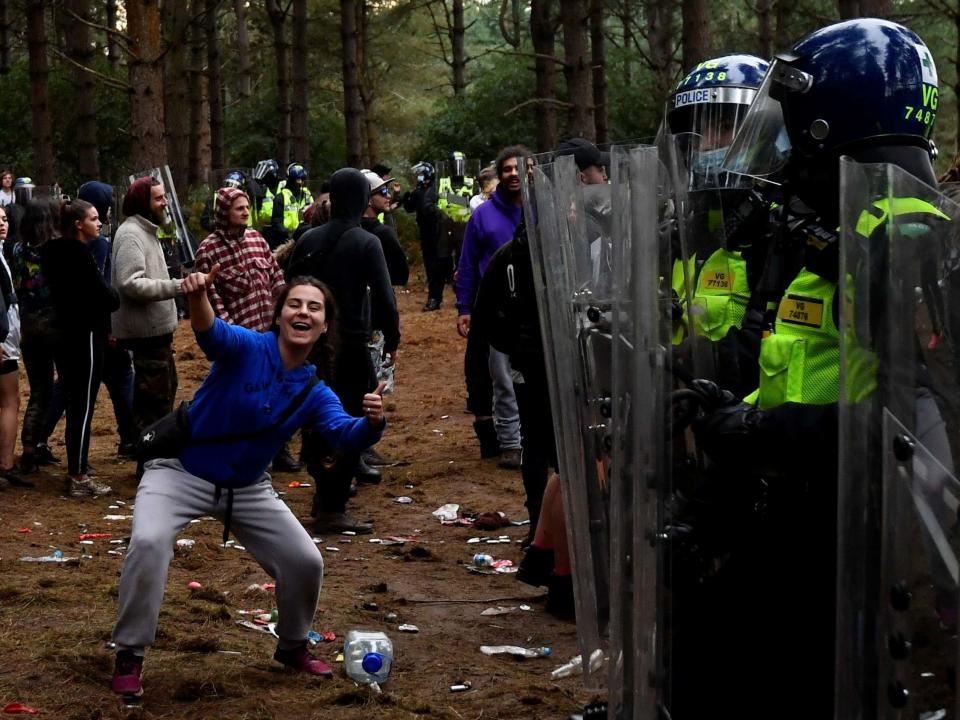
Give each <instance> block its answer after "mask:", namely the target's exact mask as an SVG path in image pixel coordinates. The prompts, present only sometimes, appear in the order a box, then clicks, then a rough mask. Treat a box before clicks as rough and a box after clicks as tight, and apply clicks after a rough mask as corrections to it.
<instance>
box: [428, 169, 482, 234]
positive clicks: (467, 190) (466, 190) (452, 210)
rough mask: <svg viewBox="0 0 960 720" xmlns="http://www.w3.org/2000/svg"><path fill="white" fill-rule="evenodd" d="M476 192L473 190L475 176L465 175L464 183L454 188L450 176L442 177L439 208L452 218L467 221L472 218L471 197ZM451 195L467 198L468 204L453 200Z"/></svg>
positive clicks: (462, 221)
mask: <svg viewBox="0 0 960 720" xmlns="http://www.w3.org/2000/svg"><path fill="white" fill-rule="evenodd" d="M475 194H476V193H474V192H473V178H468V177H465V178H464V179H463V185H462V186H461V187H460V188H459V189H457V190H454V189H453V182H452V181H451V180H450V178H448V177H442V178H440V183H439V184H438V185H437V208H438V209H439V210H440V211H441V212H443V213H444V214H445V215H447V216H448V217H449V218H450V219H451V220H455V221H456V222H461V223H465V222H466V221H467V220H469V219H470V212H471V211H470V198H472V197H473V196H474V195H475ZM451 197H454V198H456V197H459V198H465V199H466V201H467V202H466V204H461V203H459V202H456V201H451Z"/></svg>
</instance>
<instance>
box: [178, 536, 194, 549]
mask: <svg viewBox="0 0 960 720" xmlns="http://www.w3.org/2000/svg"><path fill="white" fill-rule="evenodd" d="M196 544H197V541H196V540H191V539H190V538H180V539H179V540H177V547H182V548H188V547H193V546H194V545H196Z"/></svg>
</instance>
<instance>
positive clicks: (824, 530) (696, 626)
mask: <svg viewBox="0 0 960 720" xmlns="http://www.w3.org/2000/svg"><path fill="white" fill-rule="evenodd" d="M931 67H932V60H931V56H930V53H929V50H928V49H927V48H926V46H925V45H924V44H923V41H922V40H921V39H920V38H919V37H918V36H917V35H916V34H914V33H913V32H911V31H910V30H908V29H907V28H904V27H902V26H900V25H897V24H895V23H891V22H888V21H884V20H876V19H857V20H851V21H847V22H843V23H838V24H836V25H831V26H829V27H826V28H823V29H821V30H819V31H816V32H814V33H812V34H810V35H808V36H807V37H805V38H803V39H802V40H800V41H799V42H798V43H797V44H796V45H794V46H793V48H792V49H791V51H790V53H789V54H784V55H781V56H778V57H777V58H775V60H774V62H773V63H772V65H771V67H770V69H769V70H768V72H767V74H766V77H765V79H764V83H763V85H762V86H761V88H760V91H759V93H758V96H757V98H756V99H755V100H754V102H753V105H752V106H751V109H750V111H749V113H748V115H747V117H746V118H745V120H744V122H743V126H742V127H741V129H740V131H739V132H738V134H737V137H736V139H735V140H734V143H733V145H732V146H731V148H730V150H729V152H728V154H727V157H726V159H725V161H724V168H725V169H726V170H728V171H732V172H737V173H740V174H744V175H747V176H750V177H755V178H761V179H769V178H771V177H773V176H774V175H775V174H776V173H782V175H783V179H784V186H783V189H784V195H785V198H784V201H785V202H786V203H788V204H789V207H790V211H791V214H792V216H793V217H794V218H797V223H798V227H799V228H802V232H803V233H804V234H805V236H806V248H805V250H806V252H805V255H804V266H803V268H802V269H801V270H800V271H799V272H798V273H797V275H796V277H794V279H793V280H792V282H791V283H790V284H789V286H788V287H787V288H786V290H785V292H784V294H783V298H782V299H781V301H780V303H779V307H778V309H777V312H776V319H775V322H774V323H773V326H772V327H770V328H769V332H768V333H767V334H766V335H765V337H764V339H763V341H762V343H761V349H760V367H761V372H760V373H759V377H758V389H757V390H756V391H755V392H754V393H752V394H751V395H749V396H748V397H747V398H745V399H744V400H742V401H741V400H740V399H738V398H737V397H736V396H735V395H733V394H732V393H730V392H728V391H725V390H723V389H721V388H719V387H718V386H717V385H716V384H714V383H712V382H709V381H696V382H694V383H693V386H694V389H695V391H697V392H699V393H700V394H701V397H702V404H703V407H704V408H705V410H706V413H705V415H704V416H703V417H701V418H700V419H699V420H697V421H696V423H695V430H696V437H697V442H698V445H699V447H700V449H702V450H704V451H705V452H706V454H707V455H708V456H709V458H710V459H711V460H712V461H713V462H714V463H716V465H717V466H718V467H719V468H721V469H723V470H726V472H725V473H719V474H718V477H723V478H725V479H726V481H727V483H728V484H727V485H726V486H725V487H726V491H725V492H726V493H727V494H734V493H737V494H740V495H741V497H746V498H749V503H750V505H751V511H750V512H751V513H752V516H753V517H752V521H751V522H750V524H749V526H748V527H743V526H741V527H739V528H738V533H737V534H736V535H735V536H733V537H731V538H729V542H728V546H727V548H726V553H725V558H724V561H723V563H722V565H721V567H720V569H719V570H718V571H716V572H714V573H712V574H710V575H708V576H706V577H705V579H704V581H703V590H702V600H703V601H702V602H700V603H699V604H698V611H699V616H698V618H697V619H698V620H699V622H695V621H694V620H693V618H691V617H690V616H688V617H687V618H686V620H687V622H688V626H687V627H686V628H684V629H683V631H682V632H681V636H682V637H685V638H686V641H683V640H680V641H679V642H686V643H688V644H686V645H685V648H686V649H685V651H681V650H680V649H679V648H675V649H674V657H675V658H686V662H684V663H679V664H675V668H674V670H675V672H674V675H675V677H674V693H673V697H674V707H673V708H672V715H673V717H674V718H678V719H679V720H682V719H683V718H688V717H703V716H704V713H705V712H711V711H712V712H715V711H716V708H717V707H724V708H730V709H733V708H736V711H737V713H738V716H739V717H750V718H753V717H767V716H768V714H769V711H770V708H771V707H774V706H776V707H778V710H777V714H778V716H780V717H797V718H801V717H803V718H810V717H830V716H832V710H833V699H834V698H833V687H834V683H833V680H834V662H833V654H834V646H835V632H834V629H835V618H836V612H835V600H836V579H837V576H836V538H837V505H836V502H837V488H838V485H837V482H838V474H837V473H838V468H837V453H838V442H837V438H838V427H837V418H838V412H837V411H838V405H837V403H838V399H839V396H840V334H839V329H838V327H839V323H840V319H839V311H840V299H839V296H838V286H839V285H838V283H839V280H840V278H839V247H838V245H839V242H838V240H839V239H838V235H837V231H836V229H837V227H838V225H839V222H840V203H839V196H840V171H839V167H840V158H841V157H842V156H849V157H851V158H853V159H854V160H856V161H857V162H861V163H878V162H879V163H890V164H894V165H897V166H899V167H900V168H902V169H903V170H905V171H906V172H907V173H909V174H911V175H913V176H914V177H916V178H919V179H920V180H921V181H922V182H924V183H927V184H929V185H935V182H936V180H935V177H934V174H933V168H932V164H931V154H930V153H931V143H930V135H931V132H932V124H933V123H932V119H931V121H930V122H924V120H923V116H922V115H921V119H920V120H919V121H918V120H917V119H916V116H915V115H914V114H912V113H911V114H905V111H904V108H905V107H907V106H910V107H914V108H922V107H923V106H924V102H925V100H924V98H928V97H929V96H930V94H931V93H930V90H929V88H931V87H933V88H934V90H935V89H936V71H935V70H932V71H931V70H930V68H931ZM850 107H856V108H858V109H859V112H857V113H849V112H847V110H845V108H850ZM865 210H867V211H868V212H875V211H873V210H872V209H867V208H865ZM904 210H906V211H907V212H909V213H913V214H915V215H916V218H917V221H918V222H919V223H929V222H931V220H935V219H936V218H937V211H936V208H934V207H933V206H930V205H929V204H928V203H927V204H920V203H916V202H907V203H904V205H903V207H901V208H894V209H892V210H890V209H889V208H888V210H887V212H893V214H897V213H899V212H904ZM848 272H850V270H849V269H848ZM904 341H908V339H907V338H904ZM869 388H870V385H869V382H867V383H865V384H864V385H863V386H862V387H859V388H857V387H850V386H849V384H848V388H847V392H848V394H849V393H853V394H854V395H859V396H861V397H862V396H863V395H865V394H866V395H869V392H870V389H869ZM926 407H927V409H928V411H929V412H930V413H933V414H935V413H936V412H937V410H936V404H935V403H934V404H930V403H927V404H926ZM919 408H920V403H919V402H918V410H919ZM930 424H931V425H937V423H930ZM939 427H941V428H942V424H941V425H940V426H939ZM863 481H864V482H873V481H874V480H873V479H872V478H869V477H867V476H865V477H864V478H863ZM747 488H756V489H757V493H756V494H753V493H751V492H749V491H747V492H744V490H745V489H747ZM862 510H863V511H865V510H866V509H865V508H864V509H862ZM859 511H860V510H858V512H859ZM868 614H869V613H868ZM787 619H789V621H788V620H787ZM786 622H789V626H790V628H791V630H790V633H789V637H785V636H784V635H782V634H780V633H777V632H772V629H773V628H776V627H781V626H784V623H786ZM678 623H679V620H678ZM677 630H678V631H680V630H681V629H680V628H677ZM734 647H735V648H736V652H737V658H738V662H728V661H725V660H728V659H729V658H724V655H725V651H721V652H720V653H719V654H715V653H713V652H703V650H704V649H705V648H715V649H720V648H725V649H729V648H734ZM722 660H724V661H722ZM745 672H746V673H747V674H748V675H749V677H750V690H749V692H741V688H738V687H737V686H738V685H740V684H741V681H742V679H743V677H744V673H745ZM691 690H695V692H690V691H691ZM864 690H865V692H869V690H868V689H864ZM788 697H789V698H791V701H790V706H789V707H787V706H785V705H784V704H783V700H784V698H788Z"/></svg>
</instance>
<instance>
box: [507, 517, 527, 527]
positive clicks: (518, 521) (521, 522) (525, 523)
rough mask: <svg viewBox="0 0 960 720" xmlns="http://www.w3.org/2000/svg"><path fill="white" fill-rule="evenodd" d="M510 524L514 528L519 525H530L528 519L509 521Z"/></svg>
mask: <svg viewBox="0 0 960 720" xmlns="http://www.w3.org/2000/svg"><path fill="white" fill-rule="evenodd" d="M510 524H511V525H514V526H516V527H520V526H521V525H529V524H530V519H529V518H527V519H526V520H511V521H510Z"/></svg>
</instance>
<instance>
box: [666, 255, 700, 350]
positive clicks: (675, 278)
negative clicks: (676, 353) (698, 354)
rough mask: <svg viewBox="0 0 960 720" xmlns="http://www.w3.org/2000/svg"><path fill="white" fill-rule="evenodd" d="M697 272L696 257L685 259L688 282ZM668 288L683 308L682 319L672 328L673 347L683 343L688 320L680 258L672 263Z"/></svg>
mask: <svg viewBox="0 0 960 720" xmlns="http://www.w3.org/2000/svg"><path fill="white" fill-rule="evenodd" d="M696 271H697V256H696V255H695V254H694V255H691V256H690V257H689V258H687V275H688V276H689V278H690V282H691V283H693V275H694V273H695V272H696ZM670 287H671V288H672V289H673V292H675V293H676V294H677V299H678V301H679V303H680V306H681V307H682V308H683V310H684V311H683V319H682V320H680V321H679V322H678V323H677V324H676V325H674V328H673V337H672V338H671V342H672V343H673V344H674V345H679V344H680V343H682V342H683V339H684V338H685V337H686V336H687V319H688V314H687V311H688V309H689V308H688V307H687V287H686V283H685V282H684V274H683V262H682V261H681V260H680V258H677V259H675V260H674V261H673V273H672V275H671V277H670Z"/></svg>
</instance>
